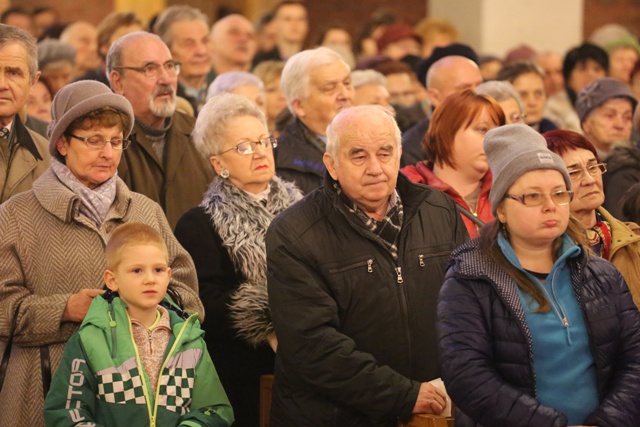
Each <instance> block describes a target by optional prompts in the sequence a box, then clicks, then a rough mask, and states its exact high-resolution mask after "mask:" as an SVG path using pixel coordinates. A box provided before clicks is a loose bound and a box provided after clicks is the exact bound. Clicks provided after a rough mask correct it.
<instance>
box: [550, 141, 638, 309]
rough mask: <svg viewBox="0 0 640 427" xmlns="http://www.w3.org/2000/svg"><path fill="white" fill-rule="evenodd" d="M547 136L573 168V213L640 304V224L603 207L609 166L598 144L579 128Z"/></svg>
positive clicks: (599, 251) (594, 246)
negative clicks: (604, 160) (604, 179)
mask: <svg viewBox="0 0 640 427" xmlns="http://www.w3.org/2000/svg"><path fill="white" fill-rule="evenodd" d="M543 137H544V138H545V140H546V141H547V146H548V147H549V149H550V150H551V151H553V152H554V153H556V154H557V155H559V156H560V157H562V160H563V161H564V163H565V165H566V166H567V169H568V170H569V176H570V177H571V183H572V186H573V193H574V197H573V200H572V201H571V205H570V207H571V214H572V215H573V216H574V217H575V218H576V219H578V221H580V223H581V224H582V225H583V226H584V228H585V229H586V231H587V238H588V244H589V246H591V249H592V250H593V252H595V253H596V255H599V256H600V257H602V258H604V259H606V260H609V261H611V262H612V263H613V265H615V266H616V267H617V268H618V270H620V273H622V276H623V277H624V278H625V280H626V281H627V285H628V286H629V289H630V290H631V295H632V296H633V299H634V301H635V303H636V305H637V306H638V307H639V308H640V226H638V225H637V224H635V223H632V222H628V223H625V222H622V221H619V220H617V219H616V218H614V217H613V216H612V215H611V214H610V213H609V212H608V211H607V210H606V209H604V208H603V207H602V204H603V203H604V192H603V189H602V188H603V187H602V174H603V173H605V172H606V171H607V166H606V165H605V164H604V163H601V162H600V159H599V158H598V154H597V152H596V148H595V146H594V145H593V144H592V143H591V142H590V141H589V140H588V139H587V138H585V137H584V136H582V135H581V134H579V133H577V132H572V131H568V130H556V131H551V132H546V133H544V134H543Z"/></svg>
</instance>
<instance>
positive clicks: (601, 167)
mask: <svg viewBox="0 0 640 427" xmlns="http://www.w3.org/2000/svg"><path fill="white" fill-rule="evenodd" d="M584 171H586V172H587V173H588V174H589V175H591V176H598V175H602V174H603V173H605V172H606V171H607V164H606V163H596V164H594V165H587V166H586V167H576V168H571V169H569V170H568V172H569V178H571V181H577V180H579V179H580V178H582V176H583V175H582V174H583V173H584Z"/></svg>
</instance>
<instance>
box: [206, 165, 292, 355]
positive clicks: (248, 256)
mask: <svg viewBox="0 0 640 427" xmlns="http://www.w3.org/2000/svg"><path fill="white" fill-rule="evenodd" d="M301 198H302V193H301V192H300V190H298V189H297V188H296V186H295V185H294V184H292V183H289V182H285V181H283V180H281V179H280V178H278V177H276V176H274V177H273V179H272V180H271V191H270V192H269V195H268V197H267V201H266V206H264V205H263V204H262V203H260V202H256V201H253V200H251V199H250V198H249V197H248V196H247V194H246V193H245V192H244V191H243V190H241V189H239V188H238V187H236V186H235V185H233V184H231V183H230V182H229V181H228V180H226V179H223V178H221V177H219V176H216V177H215V178H214V179H213V182H212V183H211V185H210V186H209V189H208V190H207V192H206V193H205V195H204V199H203V200H202V203H200V206H201V207H202V208H204V210H205V212H206V213H207V214H208V215H209V217H210V219H211V223H212V224H213V226H214V228H215V230H216V231H217V232H218V235H219V236H220V238H221V240H222V245H223V246H224V248H225V249H226V250H227V252H228V253H229V256H230V258H231V262H232V263H233V266H234V267H235V270H236V271H237V272H239V273H240V274H241V275H242V276H243V277H244V279H245V280H246V282H245V283H242V284H241V285H240V286H239V287H238V289H237V290H236V291H235V292H234V294H233V295H232V296H231V302H230V304H229V308H230V316H231V321H232V323H233V324H234V327H235V328H236V330H237V331H238V335H239V336H240V337H241V338H243V339H245V340H246V341H248V342H249V343H250V344H252V345H256V346H257V345H258V344H260V343H261V342H263V341H266V339H267V338H268V336H269V335H271V334H273V325H272V324H271V315H270V313H269V306H268V296H267V279H266V277H267V253H266V248H265V236H266V233H267V228H268V227H269V224H271V221H272V220H273V218H274V217H275V216H276V215H277V214H279V213H280V212H282V211H283V210H285V209H286V208H288V207H289V206H291V205H292V204H293V203H295V202H296V201H298V200H300V199H301Z"/></svg>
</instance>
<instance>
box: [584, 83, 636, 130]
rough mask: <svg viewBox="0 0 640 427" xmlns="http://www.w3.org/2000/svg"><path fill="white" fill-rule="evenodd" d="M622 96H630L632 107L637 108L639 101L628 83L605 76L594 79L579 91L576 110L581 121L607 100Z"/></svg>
mask: <svg viewBox="0 0 640 427" xmlns="http://www.w3.org/2000/svg"><path fill="white" fill-rule="evenodd" d="M621 97H622V98H628V99H629V101H631V108H632V109H635V108H636V105H637V104H638V101H637V100H636V98H635V97H634V96H633V92H631V88H629V85H627V84H626V83H623V82H621V81H620V80H616V79H612V78H611V77H603V78H601V79H598V80H594V81H592V82H591V83H589V84H588V85H586V86H585V87H584V88H583V89H582V90H581V91H580V92H579V93H578V97H577V98H576V112H577V113H578V117H579V118H580V123H582V122H583V121H584V119H586V118H587V116H588V115H589V113H591V112H592V111H593V110H595V109H596V108H597V107H599V106H600V105H602V104H604V103H605V101H608V100H610V99H611V98H621Z"/></svg>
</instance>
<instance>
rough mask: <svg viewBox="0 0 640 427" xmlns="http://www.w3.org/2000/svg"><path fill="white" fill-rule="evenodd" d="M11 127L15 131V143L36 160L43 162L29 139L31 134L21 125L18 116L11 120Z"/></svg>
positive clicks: (33, 143)
mask: <svg viewBox="0 0 640 427" xmlns="http://www.w3.org/2000/svg"><path fill="white" fill-rule="evenodd" d="M13 126H14V129H15V138H16V141H18V143H19V144H20V145H22V146H23V147H24V148H26V149H27V150H29V152H30V153H31V154H32V155H33V157H35V158H36V160H44V159H43V158H42V156H41V155H40V152H39V151H38V148H37V147H36V143H35V142H34V141H33V138H31V134H30V133H29V131H28V130H27V128H26V126H25V125H24V124H23V123H22V120H21V119H20V116H19V115H18V114H16V115H15V116H14V119H13Z"/></svg>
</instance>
